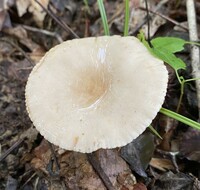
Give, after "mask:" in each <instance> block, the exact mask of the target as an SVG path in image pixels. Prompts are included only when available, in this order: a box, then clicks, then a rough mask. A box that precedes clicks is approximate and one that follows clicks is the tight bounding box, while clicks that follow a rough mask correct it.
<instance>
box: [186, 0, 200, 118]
mask: <svg viewBox="0 0 200 190" xmlns="http://www.w3.org/2000/svg"><path fill="white" fill-rule="evenodd" d="M186 7H187V17H188V26H189V35H190V40H191V41H194V42H195V41H198V33H197V23H196V11H195V4H194V0H187V1H186ZM199 60H200V52H199V47H197V46H196V45H191V65H192V75H193V77H194V78H199V77H200V64H199ZM195 82H196V89H197V101H198V110H199V119H200V80H196V81H195Z"/></svg>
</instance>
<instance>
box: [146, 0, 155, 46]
mask: <svg viewBox="0 0 200 190" xmlns="http://www.w3.org/2000/svg"><path fill="white" fill-rule="evenodd" d="M145 6H146V12H147V30H148V31H147V41H148V44H149V46H150V47H151V48H152V47H153V46H152V44H151V37H150V15H149V8H148V2H147V0H145Z"/></svg>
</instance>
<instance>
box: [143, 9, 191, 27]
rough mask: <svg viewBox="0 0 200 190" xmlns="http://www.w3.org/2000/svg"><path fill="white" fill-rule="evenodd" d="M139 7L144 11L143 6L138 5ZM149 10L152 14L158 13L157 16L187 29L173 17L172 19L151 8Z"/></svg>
mask: <svg viewBox="0 0 200 190" xmlns="http://www.w3.org/2000/svg"><path fill="white" fill-rule="evenodd" d="M140 9H141V10H142V11H146V9H145V8H144V7H140ZM149 12H151V13H153V14H155V15H158V16H160V17H161V18H164V19H165V20H167V21H169V22H171V23H173V24H174V25H176V26H179V27H180V28H182V29H184V30H186V31H188V27H186V26H183V25H181V24H180V23H179V22H177V21H176V20H174V19H172V18H169V17H168V16H166V15H163V14H161V13H159V12H157V11H153V10H151V9H149Z"/></svg>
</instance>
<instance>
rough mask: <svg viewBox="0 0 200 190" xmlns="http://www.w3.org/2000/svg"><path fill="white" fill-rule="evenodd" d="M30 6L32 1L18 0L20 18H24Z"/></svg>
mask: <svg viewBox="0 0 200 190" xmlns="http://www.w3.org/2000/svg"><path fill="white" fill-rule="evenodd" d="M29 5H30V0H17V1H16V7H17V12H18V15H19V17H21V16H23V15H24V14H25V13H26V12H27V9H28V7H29Z"/></svg>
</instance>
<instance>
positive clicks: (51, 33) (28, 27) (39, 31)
mask: <svg viewBox="0 0 200 190" xmlns="http://www.w3.org/2000/svg"><path fill="white" fill-rule="evenodd" d="M17 26H21V27H22V28H24V29H26V30H29V31H31V32H38V33H42V34H45V35H47V36H52V37H55V38H56V39H57V40H58V42H59V43H62V42H63V39H62V38H61V36H60V35H59V34H57V33H56V32H50V31H48V30H43V29H39V28H34V27H32V26H27V25H23V24H17Z"/></svg>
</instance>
